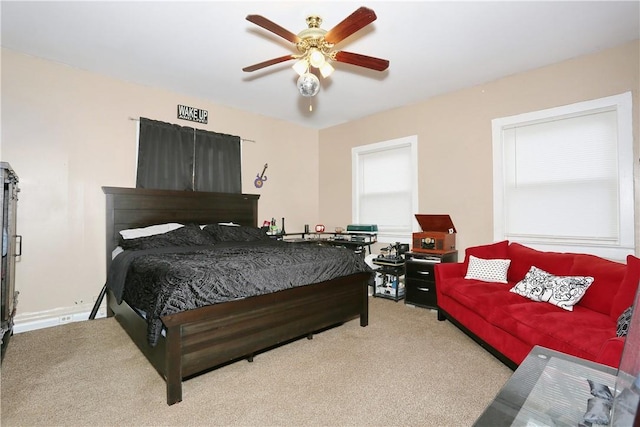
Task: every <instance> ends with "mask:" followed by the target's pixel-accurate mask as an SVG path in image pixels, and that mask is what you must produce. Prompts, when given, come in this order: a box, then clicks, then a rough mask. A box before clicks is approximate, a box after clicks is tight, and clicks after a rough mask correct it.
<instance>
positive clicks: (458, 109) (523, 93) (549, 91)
mask: <svg viewBox="0 0 640 427" xmlns="http://www.w3.org/2000/svg"><path fill="white" fill-rule="evenodd" d="M639 50H640V44H639V42H638V41H635V42H633V43H629V44H625V45H623V46H620V47H617V48H614V49H609V50H606V51H603V52H600V53H597V54H593V55H588V56H583V57H579V58H575V59H572V60H569V61H565V62H561V63H558V64H555V65H551V66H547V67H544V68H540V69H536V70H533V71H530V72H526V73H521V74H517V75H512V76H509V77H506V78H503V79H500V80H497V81H494V82H490V83H487V84H484V85H480V86H476V87H472V88H468V89H464V90H460V91H457V92H453V93H448V94H445V95H442V96H438V97H434V98H431V99H428V100H425V101H424V102H421V103H418V104H416V105H411V106H407V107H403V108H398V109H395V110H392V111H387V112H383V113H380V114H376V115H373V116H370V117H367V118H364V119H361V120H357V121H353V122H350V123H346V124H343V125H339V126H335V127H332V128H328V129H324V130H322V131H320V218H321V221H323V222H324V223H325V224H327V225H329V226H330V227H333V226H334V225H341V224H347V223H349V222H351V164H350V162H351V148H352V147H355V146H359V145H365V144H370V143H374V142H379V141H385V140H390V139H395V138H399V137H403V136H408V135H417V136H418V144H419V147H418V156H419V158H418V164H419V184H418V185H419V204H420V213H446V214H449V215H451V218H452V220H453V222H454V224H455V226H456V229H457V231H458V234H457V246H458V249H459V250H460V251H463V250H464V249H465V248H466V247H468V246H474V245H479V244H485V243H489V242H491V241H492V239H493V206H492V203H493V200H492V197H493V183H492V173H493V170H492V135H491V120H492V119H495V118H498V117H506V116H511V115H515V114H520V113H525V112H529V111H536V110H542V109H545V108H550V107H556V106H561V105H566V104H571V103H574V102H579V101H585V100H589V99H595V98H600V97H605V96H609V95H615V94H619V93H623V92H627V91H631V92H632V95H633V112H634V121H633V129H634V159H638V157H639V153H640V148H639V144H638V111H639V109H638V105H639V104H638V97H639V95H640V93H639V89H640V80H639V79H640V71H639V69H640V57H639ZM470 72H472V70H470ZM425 78H428V76H425ZM634 176H635V200H636V210H635V218H636V224H638V222H639V221H640V208H639V205H640V197H639V194H640V179H639V176H640V173H639V171H638V161H637V160H634ZM388 178H389V179H393V175H392V174H391V173H390V174H389V177H388ZM392 208H393V207H390V209H392ZM639 233H640V232H639V229H638V226H636V248H638V247H640V237H639V236H640V234H639ZM636 251H638V250H637V249H636ZM462 254H463V253H461V256H462Z"/></svg>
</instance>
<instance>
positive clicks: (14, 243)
mask: <svg viewBox="0 0 640 427" xmlns="http://www.w3.org/2000/svg"><path fill="white" fill-rule="evenodd" d="M0 180H2V188H3V191H2V192H1V193H0V205H1V206H2V272H1V279H0V282H1V286H2V289H1V294H0V295H2V297H1V298H0V300H1V303H2V310H1V315H0V321H1V327H0V342H1V343H2V357H4V353H5V350H6V348H7V344H8V343H9V338H10V337H11V334H12V332H13V317H14V315H15V312H16V304H17V292H16V291H15V271H16V257H17V256H20V252H22V248H21V247H22V239H21V238H20V236H18V235H17V234H16V213H17V208H18V191H20V190H19V188H18V176H17V175H16V174H15V172H14V171H13V169H11V166H10V165H9V164H8V163H6V162H0ZM18 243H20V247H18Z"/></svg>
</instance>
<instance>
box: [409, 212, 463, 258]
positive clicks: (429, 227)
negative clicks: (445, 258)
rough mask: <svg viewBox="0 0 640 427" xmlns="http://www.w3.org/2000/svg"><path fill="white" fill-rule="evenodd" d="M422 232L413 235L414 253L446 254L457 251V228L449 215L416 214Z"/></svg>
mask: <svg viewBox="0 0 640 427" xmlns="http://www.w3.org/2000/svg"><path fill="white" fill-rule="evenodd" d="M416 220H417V221H418V224H420V228H421V229H422V231H421V232H418V233H413V245H412V248H411V250H412V251H413V252H426V253H446V252H451V251H455V250H456V227H455V226H454V225H453V222H452V221H451V217H450V216H449V215H422V214H416Z"/></svg>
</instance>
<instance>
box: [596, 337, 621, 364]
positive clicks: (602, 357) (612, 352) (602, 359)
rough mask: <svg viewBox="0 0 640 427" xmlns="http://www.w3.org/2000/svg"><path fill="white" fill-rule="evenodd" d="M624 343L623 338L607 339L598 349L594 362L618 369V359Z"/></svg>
mask: <svg viewBox="0 0 640 427" xmlns="http://www.w3.org/2000/svg"><path fill="white" fill-rule="evenodd" d="M624 341H625V338H624V337H615V338H609V339H608V340H607V341H605V343H604V344H602V347H600V352H599V353H598V357H597V358H596V362H598V363H602V364H603V365H608V366H612V367H614V368H618V367H619V365H620V358H621V357H622V350H623V349H624Z"/></svg>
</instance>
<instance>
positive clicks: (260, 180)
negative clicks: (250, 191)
mask: <svg viewBox="0 0 640 427" xmlns="http://www.w3.org/2000/svg"><path fill="white" fill-rule="evenodd" d="M268 167H269V165H268V164H266V163H265V164H264V169H262V173H260V174H258V175H256V179H255V181H253V185H255V186H256V188H262V186H263V185H264V182H265V181H266V180H267V176H266V175H265V174H264V172H265V171H266V170H267V168H268Z"/></svg>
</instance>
